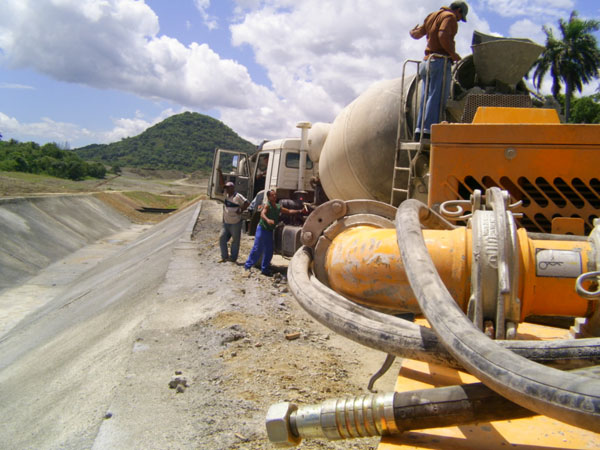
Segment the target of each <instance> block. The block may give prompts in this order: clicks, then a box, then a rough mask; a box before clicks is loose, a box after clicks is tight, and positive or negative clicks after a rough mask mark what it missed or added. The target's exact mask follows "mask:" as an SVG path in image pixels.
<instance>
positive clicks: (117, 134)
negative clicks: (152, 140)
mask: <svg viewBox="0 0 600 450" xmlns="http://www.w3.org/2000/svg"><path fill="white" fill-rule="evenodd" d="M183 111H184V109H180V110H178V111H174V110H173V109H170V108H169V109H165V110H164V111H162V112H161V113H160V114H159V115H158V116H156V117H154V118H152V119H150V120H146V119H144V117H143V114H141V113H140V112H139V111H138V112H136V115H135V117H133V118H126V117H120V118H113V119H112V122H113V124H114V127H113V128H112V129H111V130H108V131H98V130H95V131H94V130H89V129H87V128H81V127H80V126H78V125H77V124H74V123H68V122H59V121H55V120H52V119H50V118H48V117H43V118H41V119H40V120H39V121H38V122H29V123H21V122H19V120H17V119H16V118H15V117H10V116H8V115H7V114H4V113H2V112H0V132H1V133H2V136H3V139H4V140H8V139H16V140H17V141H21V142H27V141H34V142H38V143H45V142H59V143H63V142H68V143H69V144H70V146H71V148H77V147H81V146H82V145H86V144H88V143H90V142H94V143H97V144H108V143H111V142H117V141H120V140H121V139H123V138H126V137H131V136H137V135H138V134H140V133H142V132H143V131H145V130H146V129H147V128H148V127H151V126H152V125H156V124H157V123H159V122H161V121H163V120H164V119H166V118H167V117H170V116H172V115H173V114H178V113H180V112H183ZM40 137H43V139H40Z"/></svg>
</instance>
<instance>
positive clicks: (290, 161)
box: [285, 153, 313, 170]
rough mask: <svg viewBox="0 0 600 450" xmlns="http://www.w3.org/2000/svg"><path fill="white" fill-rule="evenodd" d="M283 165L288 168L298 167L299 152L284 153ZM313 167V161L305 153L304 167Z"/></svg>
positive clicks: (308, 168)
mask: <svg viewBox="0 0 600 450" xmlns="http://www.w3.org/2000/svg"><path fill="white" fill-rule="evenodd" d="M285 167H288V168H290V169H298V168H299V167H300V154H299V153H288V154H287V155H285ZM312 168H313V162H312V161H311V160H310V158H309V157H308V155H306V169H307V170H310V169H312Z"/></svg>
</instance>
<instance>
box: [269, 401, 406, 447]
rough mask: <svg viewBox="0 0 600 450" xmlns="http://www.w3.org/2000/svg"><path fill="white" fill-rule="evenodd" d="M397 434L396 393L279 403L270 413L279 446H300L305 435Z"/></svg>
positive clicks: (273, 437) (271, 430)
mask: <svg viewBox="0 0 600 450" xmlns="http://www.w3.org/2000/svg"><path fill="white" fill-rule="evenodd" d="M283 405H287V406H283ZM396 433H399V430H398V427H397V426H396V420H395V418H394V392H389V393H386V394H376V395H360V396H357V397H349V398H341V399H331V400H327V401H325V402H323V403H321V404H320V405H308V406H303V407H300V408H298V407H296V405H291V404H289V403H278V404H276V405H273V406H271V408H270V409H269V412H268V413H267V434H268V436H269V440H271V442H273V443H274V444H276V445H280V446H281V445H287V446H290V445H298V443H300V440H301V439H302V438H321V439H322V438H326V439H329V440H339V439H351V438H360V437H369V436H383V435H388V434H396ZM290 435H291V436H292V437H293V438H295V439H297V441H295V442H296V443H293V442H294V440H293V439H290Z"/></svg>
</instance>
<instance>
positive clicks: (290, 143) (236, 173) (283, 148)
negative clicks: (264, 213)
mask: <svg viewBox="0 0 600 450" xmlns="http://www.w3.org/2000/svg"><path fill="white" fill-rule="evenodd" d="M300 147H301V139H300V138H288V139H277V140H274V141H267V142H265V143H263V144H262V146H261V147H260V148H259V150H257V151H256V152H255V153H254V154H252V155H248V154H246V153H243V152H238V151H235V150H227V149H220V148H217V149H216V150H215V154H214V159H213V168H212V173H211V177H210V182H209V184H208V195H209V197H210V198H211V199H215V200H221V201H224V200H225V192H224V186H225V183H227V182H229V181H231V182H232V183H234V185H235V190H236V191H237V192H239V193H240V194H242V195H243V196H244V197H246V198H247V199H248V201H250V202H252V201H253V200H256V201H255V202H253V203H254V204H255V206H254V208H250V209H249V210H248V212H247V213H245V214H244V215H243V218H244V220H245V222H246V226H245V227H244V229H245V230H246V231H247V232H248V234H250V235H253V234H254V231H255V229H256V224H257V223H258V219H259V216H260V210H261V207H262V204H263V201H264V195H263V194H264V192H265V190H267V189H275V190H276V191H277V197H278V199H279V200H285V199H294V193H296V192H298V191H301V197H302V201H304V202H312V201H313V198H314V189H313V187H312V186H311V183H310V180H311V178H312V177H315V176H317V167H316V164H314V163H313V162H312V161H311V160H310V158H309V157H308V155H307V154H306V160H305V163H304V173H303V176H302V177H301V181H299V180H300V166H301V151H300ZM299 188H300V189H299ZM287 231H288V232H289V230H287ZM294 234H295V233H294ZM276 250H277V235H276ZM290 256H291V255H290Z"/></svg>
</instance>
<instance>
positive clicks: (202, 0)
mask: <svg viewBox="0 0 600 450" xmlns="http://www.w3.org/2000/svg"><path fill="white" fill-rule="evenodd" d="M194 5H195V6H196V9H198V11H199V12H200V16H201V17H202V21H203V22H204V25H205V26H206V28H208V29H209V30H215V29H217V28H219V24H218V22H217V19H216V17H213V16H211V15H210V14H209V13H208V11H207V10H208V8H209V7H210V0H194Z"/></svg>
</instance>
